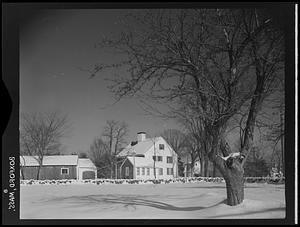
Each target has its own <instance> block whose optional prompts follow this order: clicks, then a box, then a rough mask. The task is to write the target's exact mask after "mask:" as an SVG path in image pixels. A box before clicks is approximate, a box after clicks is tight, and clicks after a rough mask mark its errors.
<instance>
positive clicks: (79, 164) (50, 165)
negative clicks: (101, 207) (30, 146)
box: [20, 155, 97, 180]
mask: <svg viewBox="0 0 300 227" xmlns="http://www.w3.org/2000/svg"><path fill="white" fill-rule="evenodd" d="M38 172H39V178H38V179H39V180H60V179H76V180H83V179H96V178H97V168H96V166H95V165H94V163H93V162H92V161H91V160H90V159H88V158H79V157H78V155H49V156H44V157H43V162H42V165H41V167H40V165H39V162H38V157H37V156H20V174H21V179H24V180H28V179H37V175H38Z"/></svg>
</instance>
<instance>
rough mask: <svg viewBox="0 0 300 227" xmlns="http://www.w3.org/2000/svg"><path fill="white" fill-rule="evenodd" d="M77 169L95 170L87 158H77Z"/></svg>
mask: <svg viewBox="0 0 300 227" xmlns="http://www.w3.org/2000/svg"><path fill="white" fill-rule="evenodd" d="M78 167H86V168H96V166H95V164H94V163H93V162H92V161H91V159H89V158H79V159H78Z"/></svg>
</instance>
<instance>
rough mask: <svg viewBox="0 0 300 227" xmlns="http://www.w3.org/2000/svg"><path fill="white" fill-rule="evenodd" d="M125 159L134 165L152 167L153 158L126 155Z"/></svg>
mask: <svg viewBox="0 0 300 227" xmlns="http://www.w3.org/2000/svg"><path fill="white" fill-rule="evenodd" d="M127 159H128V160H129V161H130V162H131V164H132V165H134V166H135V167H153V164H154V162H153V160H152V159H150V160H149V159H147V158H144V157H127Z"/></svg>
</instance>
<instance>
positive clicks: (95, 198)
mask: <svg viewBox="0 0 300 227" xmlns="http://www.w3.org/2000/svg"><path fill="white" fill-rule="evenodd" d="M55 200H57V201H59V202H69V203H71V204H72V206H74V204H78V205H79V203H80V205H84V206H88V205H91V204H93V205H95V204H99V205H104V204H122V205H124V207H128V206H133V207H135V206H148V207H153V208H156V209H161V210H170V211H196V210H202V209H208V208H213V207H215V206H218V205H220V204H225V203H226V199H225V200H222V201H220V202H218V203H216V204H213V205H211V206H196V207H178V206H174V205H171V204H168V203H164V202H158V201H154V200H150V199H142V198H137V197H135V196H115V195H113V196H112V195H106V196H105V195H101V196H99V195H87V196H71V197H65V198H57V199H55ZM57 201H56V202H57ZM52 202H55V201H54V200H52Z"/></svg>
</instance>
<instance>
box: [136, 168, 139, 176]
mask: <svg viewBox="0 0 300 227" xmlns="http://www.w3.org/2000/svg"><path fill="white" fill-rule="evenodd" d="M136 175H140V167H137V168H136Z"/></svg>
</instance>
